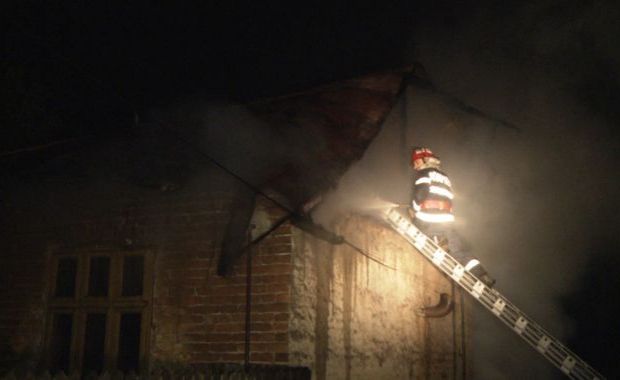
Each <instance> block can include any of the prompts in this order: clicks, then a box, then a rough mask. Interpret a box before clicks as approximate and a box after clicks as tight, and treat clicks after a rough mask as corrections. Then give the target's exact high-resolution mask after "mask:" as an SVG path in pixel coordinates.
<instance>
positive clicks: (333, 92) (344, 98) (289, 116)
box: [249, 68, 408, 204]
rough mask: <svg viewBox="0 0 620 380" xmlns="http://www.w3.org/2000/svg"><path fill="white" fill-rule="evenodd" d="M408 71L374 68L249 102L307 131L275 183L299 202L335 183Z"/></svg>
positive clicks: (289, 128)
mask: <svg viewBox="0 0 620 380" xmlns="http://www.w3.org/2000/svg"><path fill="white" fill-rule="evenodd" d="M407 74H408V69H407V68H403V69H399V70H392V71H386V72H381V73H374V74H369V75H366V76H363V77H360V78H355V79H349V80H345V81H342V82H336V83H333V84H329V85H325V86H319V87H316V88H312V89H310V90H307V91H302V92H298V93H294V94H289V95H286V96H281V97H277V98H271V99H266V100H259V101H256V102H253V103H250V104H249V108H250V109H251V110H252V111H253V112H254V113H255V114H256V115H257V116H258V117H259V118H260V119H261V120H264V121H266V122H267V123H268V124H269V125H271V126H272V127H273V128H274V129H275V130H276V131H277V132H278V133H280V134H283V135H290V134H295V132H296V131H303V133H299V134H297V137H298V139H297V141H295V140H292V143H293V144H295V145H296V152H298V153H297V154H296V155H295V156H293V157H290V162H288V168H289V169H288V170H287V171H286V172H285V173H283V175H279V176H276V177H274V178H271V179H270V183H269V184H270V187H272V188H274V189H276V190H277V191H278V192H279V193H281V194H282V195H284V196H285V197H287V198H288V199H289V200H290V201H291V203H292V204H299V203H301V202H304V201H306V200H307V199H309V198H311V197H312V196H314V195H316V194H317V193H318V192H321V191H324V190H325V189H327V188H329V187H330V186H333V185H335V183H336V182H337V180H338V179H339V178H340V176H342V174H344V172H345V171H346V170H347V168H348V167H349V166H350V165H351V164H352V163H353V162H355V161H357V160H359V159H360V158H361V157H362V155H363V153H364V151H365V150H366V148H367V147H368V145H369V144H370V142H371V141H372V140H373V139H374V138H375V136H376V135H377V133H378V132H379V130H380V128H381V125H382V123H383V121H384V120H385V118H386V117H387V114H388V113H389V111H390V110H391V109H392V107H393V106H394V103H395V102H396V99H397V97H398V95H399V93H400V92H401V91H402V89H403V88H404V85H405V81H404V78H405V75H407ZM289 141H291V140H290V139H289Z"/></svg>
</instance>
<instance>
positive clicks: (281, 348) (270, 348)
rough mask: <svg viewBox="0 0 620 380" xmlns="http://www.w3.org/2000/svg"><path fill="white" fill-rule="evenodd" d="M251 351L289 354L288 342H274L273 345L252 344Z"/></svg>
mask: <svg viewBox="0 0 620 380" xmlns="http://www.w3.org/2000/svg"><path fill="white" fill-rule="evenodd" d="M250 350H251V351H252V352H275V353H287V352H288V343H287V342H273V343H251V344H250Z"/></svg>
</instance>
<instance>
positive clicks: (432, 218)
mask: <svg viewBox="0 0 620 380" xmlns="http://www.w3.org/2000/svg"><path fill="white" fill-rule="evenodd" d="M452 198H454V195H453V193H452V184H451V182H450V179H449V178H448V176H447V175H445V174H444V173H443V172H441V171H440V170H437V169H435V168H427V169H422V170H419V171H418V172H416V176H415V178H414V185H413V201H412V205H413V209H414V211H415V217H416V218H417V219H419V220H422V221H424V222H428V223H446V222H452V221H454V215H453V214H452Z"/></svg>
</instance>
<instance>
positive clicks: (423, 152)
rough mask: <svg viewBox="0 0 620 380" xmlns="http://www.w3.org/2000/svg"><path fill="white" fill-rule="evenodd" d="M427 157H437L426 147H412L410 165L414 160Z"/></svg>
mask: <svg viewBox="0 0 620 380" xmlns="http://www.w3.org/2000/svg"><path fill="white" fill-rule="evenodd" d="M428 157H434V158H435V159H438V157H437V156H435V155H434V154H433V152H432V151H431V150H430V149H428V148H421V147H415V148H413V149H412V152H411V166H413V165H414V163H415V161H416V160H419V159H424V158H428Z"/></svg>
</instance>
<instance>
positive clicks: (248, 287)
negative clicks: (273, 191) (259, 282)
mask: <svg viewBox="0 0 620 380" xmlns="http://www.w3.org/2000/svg"><path fill="white" fill-rule="evenodd" d="M254 227H255V226H254V225H253V224H250V228H249V229H248V241H252V230H253V229H254ZM252 253H254V248H253V247H249V249H248V250H247V252H246V254H247V257H246V272H245V357H244V368H245V371H246V373H247V372H248V370H249V366H250V338H251V335H250V334H251V331H252V329H251V324H252V319H251V315H252Z"/></svg>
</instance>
